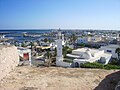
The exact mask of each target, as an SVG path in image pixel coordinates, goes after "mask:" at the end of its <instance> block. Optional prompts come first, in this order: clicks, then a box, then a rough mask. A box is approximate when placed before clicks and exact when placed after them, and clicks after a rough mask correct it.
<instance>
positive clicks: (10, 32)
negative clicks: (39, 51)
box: [0, 29, 52, 42]
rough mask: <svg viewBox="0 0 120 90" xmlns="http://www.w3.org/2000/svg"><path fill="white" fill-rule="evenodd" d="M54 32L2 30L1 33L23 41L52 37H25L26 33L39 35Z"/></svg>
mask: <svg viewBox="0 0 120 90" xmlns="http://www.w3.org/2000/svg"><path fill="white" fill-rule="evenodd" d="M50 32H52V30H34V29H33V30H31V29H30V30H0V35H1V34H2V35H5V37H6V38H11V39H14V40H15V41H17V42H23V41H36V40H39V39H41V38H52V37H50V36H49V37H47V36H39V37H23V34H24V33H27V34H32V35H33V34H37V35H42V34H49V33H50Z"/></svg>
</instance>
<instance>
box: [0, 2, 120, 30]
mask: <svg viewBox="0 0 120 90" xmlns="http://www.w3.org/2000/svg"><path fill="white" fill-rule="evenodd" d="M57 28H61V29H104V30H105V29H106V30H108V29H109V30H120V0H0V29H57Z"/></svg>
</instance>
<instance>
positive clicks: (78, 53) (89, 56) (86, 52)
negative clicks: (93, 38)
mask: <svg viewBox="0 0 120 90" xmlns="http://www.w3.org/2000/svg"><path fill="white" fill-rule="evenodd" d="M67 56H68V57H71V58H75V59H74V60H73V62H74V66H75V67H79V66H80V64H83V63H86V62H91V63H92V62H96V61H98V62H100V63H102V64H107V63H108V62H109V60H110V58H111V56H112V55H111V54H109V53H105V52H104V50H99V49H89V48H80V49H76V50H73V51H72V54H67Z"/></svg>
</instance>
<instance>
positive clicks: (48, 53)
mask: <svg viewBox="0 0 120 90" xmlns="http://www.w3.org/2000/svg"><path fill="white" fill-rule="evenodd" d="M44 56H45V57H46V58H47V59H48V60H49V61H48V66H50V64H51V62H52V60H51V58H52V53H50V52H49V51H47V53H45V55H44Z"/></svg>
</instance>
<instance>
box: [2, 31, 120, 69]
mask: <svg viewBox="0 0 120 90" xmlns="http://www.w3.org/2000/svg"><path fill="white" fill-rule="evenodd" d="M0 34H1V35H0V41H1V42H0V45H7V46H9V45H15V46H16V47H17V49H18V53H19V65H36V66H39V65H45V66H51V65H52V66H61V67H73V68H75V67H81V65H82V64H84V63H87V62H89V63H93V62H98V63H101V64H108V63H111V62H116V65H119V59H120V56H119V52H120V32H119V31H97V30H96V31H94V30H93V31H92V30H61V29H57V30H51V31H49V32H48V33H42V34H35V33H31V34H27V32H26V33H24V32H22V34H21V35H22V36H21V37H24V38H25V40H23V41H22V42H20V41H19V40H15V39H14V36H15V35H16V34H14V36H13V37H7V36H9V35H10V33H7V34H6V33H5V32H1V33H0ZM6 35H7V36H6ZM40 36H45V37H40ZM36 37H38V38H36ZM29 38H33V39H36V40H30V39H29Z"/></svg>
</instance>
